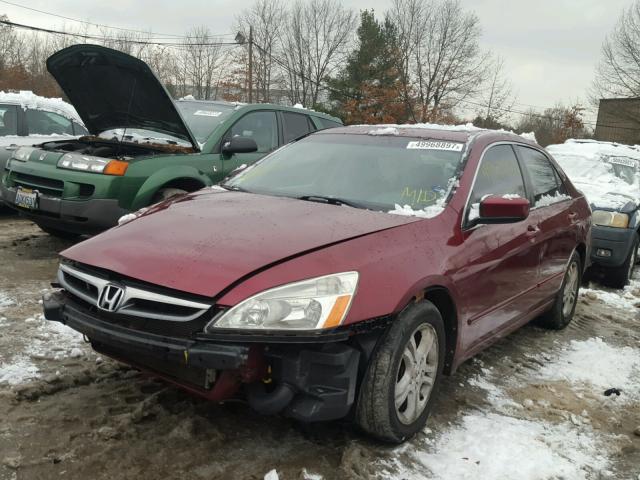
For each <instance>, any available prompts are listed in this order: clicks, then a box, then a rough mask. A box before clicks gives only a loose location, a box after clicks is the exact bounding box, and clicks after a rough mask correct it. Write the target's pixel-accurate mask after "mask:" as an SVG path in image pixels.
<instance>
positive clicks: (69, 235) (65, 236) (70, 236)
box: [38, 225, 80, 240]
mask: <svg viewBox="0 0 640 480" xmlns="http://www.w3.org/2000/svg"><path fill="white" fill-rule="evenodd" d="M38 227H39V228H40V230H42V231H43V232H45V233H47V234H49V235H51V236H52V237H56V238H61V239H62V240H77V239H78V238H79V237H80V234H79V233H74V232H66V231H64V230H58V229H57V228H51V227H43V226H42V225H38Z"/></svg>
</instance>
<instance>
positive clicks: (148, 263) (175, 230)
mask: <svg viewBox="0 0 640 480" xmlns="http://www.w3.org/2000/svg"><path fill="white" fill-rule="evenodd" d="M418 220H419V219H418V218H415V217H403V216H398V215H390V214H387V213H383V212H371V211H367V210H361V209H356V208H351V207H346V206H335V205H326V204H321V203H314V202H308V201H302V200H295V199H291V198H284V197H273V196H265V195H256V194H249V193H240V192H227V191H220V190H213V189H208V190H202V191H200V192H197V193H195V194H191V195H187V196H185V197H183V198H181V199H179V200H176V201H173V202H168V203H164V204H161V205H159V206H156V207H154V208H152V209H151V211H150V213H147V214H144V215H143V216H141V217H139V218H138V219H136V220H133V221H131V222H129V223H126V224H124V225H121V226H119V227H115V228H112V229H111V230H108V231H107V232H105V233H103V234H101V235H98V236H96V237H93V238H91V239H89V240H87V241H85V242H82V243H79V244H77V245H75V246H73V247H71V248H69V249H67V250H65V251H64V252H62V256H63V257H65V258H67V259H70V260H74V261H77V262H80V263H84V264H87V265H91V266H94V267H98V268H103V269H106V270H109V271H112V272H116V273H118V274H120V275H124V276H126V277H130V278H134V279H137V280H141V281H144V282H149V283H153V284H156V285H161V286H163V287H167V288H172V289H176V290H180V291H184V292H189V293H192V294H196V295H205V296H207V297H215V296H216V295H218V294H219V293H220V292H221V291H223V290H224V289H225V288H227V287H229V286H231V285H232V284H234V283H235V282H237V281H239V280H242V279H245V278H247V277H248V276H250V275H251V274H252V273H254V272H256V271H262V270H264V269H265V268H268V267H270V266H273V265H275V264H277V263H279V262H281V261H283V260H285V259H290V258H293V257H296V256H299V255H301V254H304V253H305V252H310V251H314V250H317V249H318V248H322V247H325V246H328V245H332V244H336V243H339V242H344V241H345V240H349V239H352V238H356V237H360V236H362V235H367V234H370V233H373V232H377V231H380V230H385V229H388V228H393V227H397V226H400V225H403V224H407V223H411V222H415V221H418ZM326 261H327V262H330V261H331V259H330V258H327V259H326Z"/></svg>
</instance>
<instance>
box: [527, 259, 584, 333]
mask: <svg viewBox="0 0 640 480" xmlns="http://www.w3.org/2000/svg"><path fill="white" fill-rule="evenodd" d="M581 279H582V261H581V260H580V255H579V254H578V252H575V251H574V252H573V254H572V255H571V258H570V259H569V263H568V266H567V270H566V271H565V274H564V279H563V280H562V286H561V287H560V291H559V292H558V294H557V295H556V299H555V301H554V303H553V306H552V307H551V309H550V310H549V311H548V312H546V313H545V314H543V315H542V316H541V317H540V318H539V319H538V324H539V325H540V326H542V327H545V328H549V329H551V330H562V329H563V328H565V327H566V326H567V325H569V323H571V320H572V319H573V314H574V313H575V311H576V305H577V304H578V292H579V290H580V282H581Z"/></svg>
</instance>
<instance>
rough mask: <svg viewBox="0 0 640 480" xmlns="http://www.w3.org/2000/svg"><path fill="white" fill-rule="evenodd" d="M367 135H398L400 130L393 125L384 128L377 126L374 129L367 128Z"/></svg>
mask: <svg viewBox="0 0 640 480" xmlns="http://www.w3.org/2000/svg"><path fill="white" fill-rule="evenodd" d="M367 133H368V134H369V135H374V136H375V135H399V134H400V132H399V131H398V129H397V128H395V127H385V128H377V129H374V130H369V131H368V132H367Z"/></svg>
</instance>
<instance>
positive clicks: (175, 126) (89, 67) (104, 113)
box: [47, 45, 200, 150]
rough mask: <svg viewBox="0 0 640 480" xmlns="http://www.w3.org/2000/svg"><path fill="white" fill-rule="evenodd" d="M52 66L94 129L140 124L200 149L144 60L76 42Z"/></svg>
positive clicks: (95, 131)
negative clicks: (76, 43)
mask: <svg viewBox="0 0 640 480" xmlns="http://www.w3.org/2000/svg"><path fill="white" fill-rule="evenodd" d="M47 70H49V73H51V75H53V77H54V78H55V79H56V81H57V82H58V84H59V85H60V87H61V88H62V90H63V91H64V93H65V94H66V95H67V97H68V98H69V101H70V102H71V103H72V104H73V106H74V107H75V108H76V110H77V111H78V114H79V115H80V117H81V118H82V121H83V122H84V124H85V126H86V127H87V129H88V130H89V132H90V133H91V134H93V135H99V134H100V133H102V132H104V131H106V130H111V129H116V128H139V129H145V130H152V131H155V132H160V133H164V134H167V135H171V136H173V137H176V138H177V139H181V140H184V141H186V142H188V143H190V144H191V145H192V146H193V148H194V149H196V150H200V147H199V145H198V142H197V141H196V140H195V138H194V136H193V134H192V133H191V131H190V130H189V127H188V126H187V124H186V123H185V121H184V120H183V118H182V116H181V115H180V113H179V112H178V110H177V108H176V106H175V104H174V103H173V100H172V99H171V96H170V95H169V92H167V90H166V89H165V88H164V86H163V85H162V84H161V83H160V80H158V78H157V77H156V76H155V74H154V73H153V72H152V71H151V69H150V68H149V66H148V65H147V64H146V63H144V62H143V61H142V60H139V59H137V58H135V57H132V56H131V55H127V54H126V53H122V52H119V51H117V50H112V49H110V48H105V47H101V46H98V45H73V46H71V47H68V48H65V49H63V50H60V51H58V52H56V53H54V54H53V55H51V56H50V57H49V58H48V59H47Z"/></svg>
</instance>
